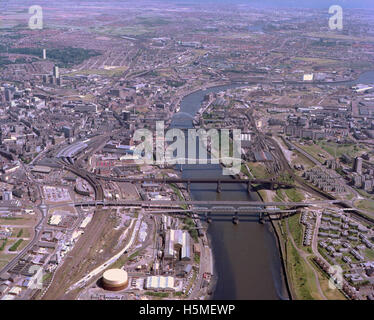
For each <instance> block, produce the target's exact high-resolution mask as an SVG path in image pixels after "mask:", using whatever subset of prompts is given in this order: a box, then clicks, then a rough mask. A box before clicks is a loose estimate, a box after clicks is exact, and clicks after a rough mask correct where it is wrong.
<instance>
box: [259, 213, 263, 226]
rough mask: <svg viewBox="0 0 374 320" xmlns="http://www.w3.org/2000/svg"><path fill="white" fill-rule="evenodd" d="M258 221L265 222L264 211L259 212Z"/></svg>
mask: <svg viewBox="0 0 374 320" xmlns="http://www.w3.org/2000/svg"><path fill="white" fill-rule="evenodd" d="M258 222H259V223H261V224H263V223H264V213H263V212H262V211H261V212H260V213H259V214H258Z"/></svg>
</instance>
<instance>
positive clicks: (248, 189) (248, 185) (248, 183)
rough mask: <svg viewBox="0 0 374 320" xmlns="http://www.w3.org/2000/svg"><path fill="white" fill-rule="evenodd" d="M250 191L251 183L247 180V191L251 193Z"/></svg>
mask: <svg viewBox="0 0 374 320" xmlns="http://www.w3.org/2000/svg"><path fill="white" fill-rule="evenodd" d="M251 191H252V185H251V183H250V182H249V181H248V182H247V192H248V193H251Z"/></svg>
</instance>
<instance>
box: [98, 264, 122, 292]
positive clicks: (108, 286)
mask: <svg viewBox="0 0 374 320" xmlns="http://www.w3.org/2000/svg"><path fill="white" fill-rule="evenodd" d="M127 284H128V276H127V272H126V271H125V270H122V269H109V270H107V271H105V272H104V274H103V278H102V286H103V288H104V289H105V290H110V291H119V290H123V289H125V288H126V287H127Z"/></svg>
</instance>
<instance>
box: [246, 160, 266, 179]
mask: <svg viewBox="0 0 374 320" xmlns="http://www.w3.org/2000/svg"><path fill="white" fill-rule="evenodd" d="M247 164H248V168H249V170H251V173H252V174H253V175H254V177H255V178H258V179H260V178H270V177H271V175H270V173H269V172H267V170H266V168H265V165H263V164H262V163H259V162H248V163H247Z"/></svg>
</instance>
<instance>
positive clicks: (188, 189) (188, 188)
mask: <svg viewBox="0 0 374 320" xmlns="http://www.w3.org/2000/svg"><path fill="white" fill-rule="evenodd" d="M190 191H191V181H188V182H187V192H188V193H190Z"/></svg>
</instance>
